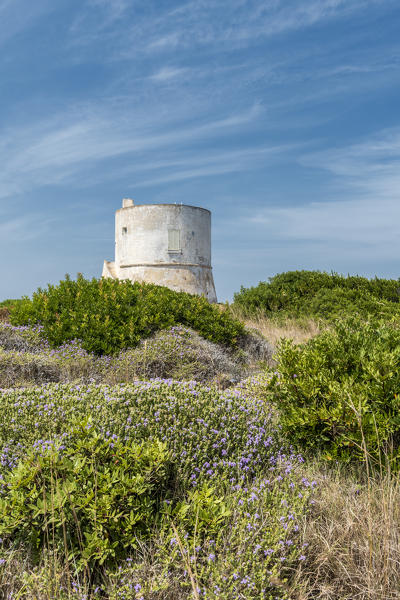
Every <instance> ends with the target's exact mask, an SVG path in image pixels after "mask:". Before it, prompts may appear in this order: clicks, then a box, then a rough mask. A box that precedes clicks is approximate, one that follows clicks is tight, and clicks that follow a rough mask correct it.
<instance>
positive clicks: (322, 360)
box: [272, 317, 400, 467]
mask: <svg viewBox="0 0 400 600" xmlns="http://www.w3.org/2000/svg"><path fill="white" fill-rule="evenodd" d="M277 360H278V367H277V369H278V371H279V376H275V378H274V380H273V383H272V389H273V392H274V396H275V401H276V403H277V404H278V405H279V408H280V410H281V424H282V428H283V432H284V433H285V434H287V435H288V436H289V437H290V440H291V441H292V442H294V443H295V444H297V446H301V447H303V448H304V447H307V448H309V449H310V450H311V451H315V450H316V449H320V450H322V452H323V453H324V455H325V457H326V458H328V459H332V458H336V457H338V458H341V459H344V460H350V459H352V458H361V457H362V455H363V448H364V441H363V440H365V444H366V447H367V449H368V451H369V452H370V453H371V456H372V457H374V458H375V459H376V460H378V459H379V458H382V452H384V451H389V452H390V456H391V459H392V463H393V465H392V466H394V467H396V464H397V467H398V466H399V456H400V453H399V447H400V394H399V392H400V369H399V367H400V330H399V329H398V328H395V327H394V326H392V325H390V324H386V323H383V322H377V321H375V322H374V321H372V322H363V321H362V320H360V319H359V318H357V317H352V318H349V319H347V320H344V321H342V322H339V323H338V324H337V326H336V328H335V330H330V331H326V332H324V333H322V334H320V335H319V336H317V337H315V338H313V339H311V340H310V341H309V342H307V343H306V344H304V345H303V346H295V344H293V342H292V341H290V340H284V341H282V342H281V345H280V348H279V350H278V353H277Z"/></svg>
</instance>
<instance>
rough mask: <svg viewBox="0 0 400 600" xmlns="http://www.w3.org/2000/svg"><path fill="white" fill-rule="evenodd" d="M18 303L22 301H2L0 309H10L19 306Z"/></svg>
mask: <svg viewBox="0 0 400 600" xmlns="http://www.w3.org/2000/svg"><path fill="white" fill-rule="evenodd" d="M20 302H22V300H11V299H8V300H2V301H1V302H0V308H12V307H13V306H16V305H17V304H19V303H20Z"/></svg>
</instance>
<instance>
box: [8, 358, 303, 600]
mask: <svg viewBox="0 0 400 600" xmlns="http://www.w3.org/2000/svg"><path fill="white" fill-rule="evenodd" d="M99 360H100V359H99ZM268 380H269V376H268V377H267V376H265V375H263V376H260V377H259V378H256V377H253V378H252V379H251V380H249V382H242V383H241V384H239V385H238V386H237V387H236V388H231V389H227V390H224V391H219V390H216V389H215V388H210V387H208V386H201V385H198V384H196V383H195V382H193V381H192V382H174V381H171V380H152V381H136V382H135V383H134V384H129V385H118V386H109V385H95V384H92V385H89V386H85V385H76V384H68V385H60V384H50V385H45V386H44V385H43V386H40V387H31V388H26V389H22V390H16V389H13V390H7V391H5V390H4V391H2V392H1V393H0V395H1V406H2V411H1V413H0V460H1V464H2V475H3V478H4V479H3V480H2V481H1V480H0V484H1V483H3V491H2V492H0V496H1V495H2V497H3V501H4V502H5V503H6V504H0V522H4V523H6V525H7V531H6V533H0V535H1V537H3V539H4V540H5V542H4V543H3V544H2V545H0V579H1V576H2V569H4V570H5V571H6V572H7V573H8V572H11V566H10V562H5V563H4V565H2V559H4V560H11V559H10V556H11V552H13V551H14V549H15V551H17V552H19V553H21V554H23V553H24V552H25V554H26V556H27V557H28V558H27V559H26V560H25V559H24V561H22V560H21V561H20V564H21V565H23V568H24V572H25V571H27V570H30V567H29V566H26V565H27V561H28V560H29V555H30V554H31V553H32V548H35V547H38V546H39V548H41V547H43V546H44V550H43V552H42V554H41V556H40V557H38V558H39V560H38V561H37V562H36V565H35V569H34V570H32V571H31V572H32V573H33V574H34V575H32V577H31V578H30V579H28V578H27V577H26V576H25V575H24V583H25V584H26V588H24V593H23V595H21V596H20V597H21V600H22V599H24V600H28V599H30V598H33V597H36V596H38V593H37V589H38V588H35V587H34V586H35V585H38V582H39V581H40V573H41V574H42V577H44V576H45V572H44V567H43V564H44V560H45V558H44V557H46V556H48V557H49V558H50V559H52V557H53V556H56V557H59V561H60V563H61V564H59V565H58V567H57V565H55V566H54V567H53V565H50V566H48V568H47V571H46V573H47V572H48V571H49V570H50V569H53V568H54V572H57V570H56V569H57V568H58V569H59V571H58V572H60V571H62V570H64V573H65V574H67V573H68V569H70V571H71V572H73V573H76V569H75V560H79V564H80V567H81V569H80V571H79V578H80V580H81V582H82V581H83V582H85V581H86V580H85V577H87V578H88V579H89V583H88V584H87V587H85V585H86V584H84V585H82V586H80V587H79V595H78V588H77V590H76V595H74V594H73V593H72V594H71V596H70V597H71V598H75V597H77V598H82V597H83V596H85V595H86V596H87V598H88V600H89V599H90V600H95V599H96V600H97V599H98V598H99V597H104V598H110V599H111V598H113V599H115V600H117V599H119V600H120V599H121V598H122V597H125V598H126V599H127V600H138V599H139V598H140V597H141V595H143V597H144V598H147V597H149V598H154V599H155V600H161V599H164V598H174V599H175V598H176V599H179V598H181V599H182V600H183V598H188V597H190V594H191V589H192V588H191V585H192V584H191V580H190V577H189V575H188V572H189V568H190V569H191V570H192V572H193V574H194V578H195V582H196V585H197V586H198V587H199V588H200V589H201V596H202V597H204V596H205V597H208V598H210V600H230V599H231V598H239V597H243V598H246V599H248V600H258V599H259V598H264V599H265V600H275V599H276V598H279V599H280V600H281V599H283V598H287V597H288V594H287V592H286V588H287V585H286V580H287V579H288V578H289V577H290V574H291V572H293V570H294V569H295V568H296V566H297V565H298V562H299V560H300V561H301V560H303V558H304V557H303V556H302V554H303V553H304V550H303V548H302V547H301V538H300V532H301V523H302V519H303V518H304V514H305V513H306V512H307V511H308V506H309V496H310V492H311V490H312V487H313V485H312V483H311V482H308V481H306V480H304V479H301V476H299V475H298V467H299V460H298V456H297V455H292V454H291V452H289V453H288V454H285V451H284V448H283V447H282V441H281V439H280V436H279V432H278V431H277V429H276V424H275V422H274V417H273V413H272V409H271V406H269V405H267V404H266V402H265V398H264V396H265V386H266V385H267V384H268ZM258 390H259V391H260V396H258V395H257V391H258ZM261 396H262V397H261ZM88 416H90V422H89V423H88V422H87V419H88ZM76 423H83V426H82V427H76ZM88 424H90V425H91V427H89V428H87V429H86V427H87V425H88ZM156 440H161V442H163V443H164V444H165V447H164V446H161V450H160V451H158V450H157V448H160V446H159V445H158V444H159V443H158V442H157V441H156ZM113 444H114V446H113ZM32 448H34V449H35V451H34V452H32ZM57 449H58V450H60V451H58V452H57ZM139 449H143V453H144V454H146V453H147V452H148V453H149V454H150V455H151V457H154V460H153V459H152V458H149V460H148V461H147V462H146V461H145V460H144V459H143V461H142V452H141V453H140V454H138V452H139ZM96 453H98V454H96ZM160 454H161V457H162V456H164V457H165V462H164V461H163V460H162V459H161V458H160ZM117 460H118V461H120V462H118V463H116V462H115V461H117ZM141 461H142V462H141ZM171 462H172V465H173V470H172V473H173V475H174V478H173V479H172V480H171V479H170V477H169V476H168V473H169V472H170V470H169V469H171ZM140 477H143V478H144V483H143V485H144V486H145V490H144V491H143V494H142V495H141V496H140V508H138V511H137V515H138V516H139V514H140V515H141V518H140V520H138V521H136V522H135V523H133V524H132V525H131V524H130V523H131V521H130V510H129V507H130V506H132V505H134V506H136V504H135V503H136V502H138V501H139V498H138V493H137V494H136V496H134V491H135V490H136V491H137V488H138V486H139V484H140ZM64 482H65V485H64V488H62V485H63V483H64ZM10 483H11V484H12V485H11V486H10V485H9V484H10ZM4 484H5V485H4ZM69 486H71V487H69ZM0 488H1V485H0ZM44 489H45V498H46V507H47V508H48V510H47V512H46V513H45V512H44V509H43V505H44V503H43V504H42V505H40V506H39V508H41V512H40V511H39V514H36V513H37V511H38V508H37V506H38V504H40V502H39V501H40V500H41V498H42V497H43V490H44ZM52 491H53V493H52ZM96 491H97V504H96V501H95V499H94V496H93V494H95V492H96ZM20 494H21V496H20ZM68 494H69V496H68ZM100 494H101V499H100ZM70 498H71V500H72V501H70ZM24 499H25V500H26V502H24V501H23V500H24ZM142 501H143V502H142ZM13 502H14V504H13V505H12V503H13ZM11 505H12V508H11V509H10V507H11ZM99 506H101V507H102V510H103V512H100V510H99ZM14 507H15V509H14ZM49 507H50V508H49ZM51 507H52V508H51ZM55 509H57V510H55ZM72 509H74V510H72ZM74 511H75V513H76V515H77V517H78V518H77V520H75V517H74ZM105 511H106V514H107V518H106V517H105V516H104V515H105ZM64 514H65V515H68V520H67V519H66V518H65V520H64V525H65V526H67V525H68V536H67V544H65V541H64V540H65V538H64V532H63V530H62V528H63V521H62V520H63V519H64ZM3 515H5V516H4V518H3ZM18 515H19V516H20V519H19V520H18ZM52 515H56V517H53V516H52ZM95 515H96V522H95V519H94V516H95ZM110 515H111V516H112V518H111V517H110ZM151 516H152V518H153V520H152V521H151ZM117 517H118V519H119V520H120V521H121V522H117V521H116V520H114V518H115V519H117ZM77 523H78V524H79V527H78V525H77ZM56 527H58V529H56ZM129 527H130V536H128V534H126V535H125V533H126V532H125V530H126V529H128V528H129ZM80 531H82V532H88V533H87V535H85V534H83V535H82V536H81V537H77V536H78V532H80ZM99 531H101V536H100V533H98V532H99ZM53 532H54V535H55V538H56V541H57V544H54V546H55V552H53V548H52V546H53V541H52V540H53ZM96 532H97V533H96ZM99 538H100V540H99ZM82 540H83V543H82ZM117 540H118V544H117V545H116V546H115V547H114V545H113V544H115V543H116V542H117ZM125 543H126V544H127V545H126V546H125V545H124V544H125ZM65 546H67V548H69V551H68V552H65V551H64V550H63V549H64V547H65ZM137 546H138V547H137ZM71 548H72V549H73V552H74V555H73V556H71V554H72V550H71ZM182 549H183V552H182ZM122 558H126V560H121V559H122ZM102 560H104V561H105V562H104V564H103V566H102V567H101V568H100V566H99V563H100V562H101V561H102ZM146 561H147V562H146ZM114 563H115V564H114ZM84 565H88V568H87V569H82V567H83V566H84ZM41 568H42V571H40V569H41ZM67 576H69V575H66V576H65V577H67ZM75 577H76V579H78V577H77V576H76V575H74V579H75ZM76 579H75V581H76ZM94 580H95V583H93V581H94ZM90 582H92V583H93V585H92V586H91V585H90ZM43 585H44V584H43ZM46 585H48V584H46ZM97 588H99V589H100V591H99V592H98V595H96V594H95V593H94V591H93V589H97ZM3 589H5V590H6V591H7V593H8V592H9V591H11V585H10V588H8V587H7V586H5V585H3ZM12 589H15V588H12ZM45 589H46V592H47V596H48V597H54V598H58V599H59V600H61V599H62V600H64V596H63V595H62V594H64V590H66V589H67V585H66V584H65V580H63V591H62V592H60V591H59V590H60V586H57V587H56V588H55V589H54V590H53V589H52V588H50V587H46V588H45ZM25 590H26V592H25ZM137 590H140V593H139V592H138V591H137ZM50 591H51V593H50ZM92 592H93V593H92ZM65 593H66V592H65ZM35 594H36V595H35ZM44 595H45V594H44ZM47 596H46V597H47ZM38 597H39V596H38ZM67 597H68V596H67V595H65V598H67Z"/></svg>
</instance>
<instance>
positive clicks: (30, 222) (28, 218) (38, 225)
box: [0, 215, 56, 245]
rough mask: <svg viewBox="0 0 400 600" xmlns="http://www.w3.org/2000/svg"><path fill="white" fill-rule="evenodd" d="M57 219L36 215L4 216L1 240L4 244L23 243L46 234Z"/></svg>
mask: <svg viewBox="0 0 400 600" xmlns="http://www.w3.org/2000/svg"><path fill="white" fill-rule="evenodd" d="M55 220H56V219H49V218H48V219H43V218H40V217H38V216H34V215H24V216H18V217H9V218H4V217H3V218H2V220H1V222H0V240H1V243H2V244H3V245H4V244H17V245H21V244H23V243H25V242H30V241H32V240H36V239H38V238H40V237H42V236H43V235H46V234H47V232H48V230H49V228H50V227H51V225H52V224H53V223H54V222H55Z"/></svg>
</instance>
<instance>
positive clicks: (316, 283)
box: [234, 271, 400, 319]
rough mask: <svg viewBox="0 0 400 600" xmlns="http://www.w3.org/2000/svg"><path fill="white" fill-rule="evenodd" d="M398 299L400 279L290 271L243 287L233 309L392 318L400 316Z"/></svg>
mask: <svg viewBox="0 0 400 600" xmlns="http://www.w3.org/2000/svg"><path fill="white" fill-rule="evenodd" d="M399 300H400V281H399V280H395V279H378V278H375V279H367V278H365V277H358V276H348V277H344V276H343V275H338V274H336V273H331V274H329V273H322V272H319V271H289V272H287V273H281V274H278V275H275V276H274V277H271V278H270V279H269V281H265V282H260V283H259V284H258V286H256V287H251V288H244V287H242V288H241V290H240V292H238V293H236V294H235V296H234V306H236V307H238V308H239V309H241V310H242V311H243V312H244V313H245V314H248V315H252V314H255V313H257V312H262V313H266V314H281V315H282V316H294V317H301V316H306V317H317V318H318V317H321V318H324V319H334V318H337V317H338V316H341V315H343V314H354V313H360V314H363V315H368V314H369V315H374V316H380V317H383V318H390V317H392V316H396V317H399V316H400V303H399Z"/></svg>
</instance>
